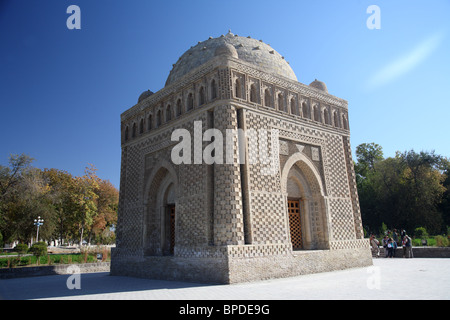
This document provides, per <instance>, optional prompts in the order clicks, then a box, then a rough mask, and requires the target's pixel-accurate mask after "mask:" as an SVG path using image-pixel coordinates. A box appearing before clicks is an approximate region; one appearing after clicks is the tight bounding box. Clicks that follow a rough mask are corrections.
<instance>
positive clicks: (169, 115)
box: [166, 104, 172, 122]
mask: <svg viewBox="0 0 450 320" xmlns="http://www.w3.org/2000/svg"><path fill="white" fill-rule="evenodd" d="M170 120H172V107H171V106H170V104H169V105H168V106H167V107H166V122H167V121H170Z"/></svg>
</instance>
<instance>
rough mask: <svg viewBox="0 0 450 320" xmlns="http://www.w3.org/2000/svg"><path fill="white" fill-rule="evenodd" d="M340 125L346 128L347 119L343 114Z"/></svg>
mask: <svg viewBox="0 0 450 320" xmlns="http://www.w3.org/2000/svg"><path fill="white" fill-rule="evenodd" d="M342 127H343V128H344V129H345V130H348V121H347V118H346V117H345V115H342Z"/></svg>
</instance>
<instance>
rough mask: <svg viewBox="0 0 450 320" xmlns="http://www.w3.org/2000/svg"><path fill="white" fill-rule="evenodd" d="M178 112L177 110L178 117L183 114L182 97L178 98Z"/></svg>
mask: <svg viewBox="0 0 450 320" xmlns="http://www.w3.org/2000/svg"><path fill="white" fill-rule="evenodd" d="M176 112H177V117H179V116H181V112H182V110H181V99H178V100H177V110H176Z"/></svg>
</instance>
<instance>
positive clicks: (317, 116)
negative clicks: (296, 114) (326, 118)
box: [313, 106, 320, 122]
mask: <svg viewBox="0 0 450 320" xmlns="http://www.w3.org/2000/svg"><path fill="white" fill-rule="evenodd" d="M313 110H314V120H315V121H318V122H320V111H319V108H318V107H317V106H314V108H313Z"/></svg>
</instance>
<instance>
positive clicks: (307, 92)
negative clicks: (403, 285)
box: [114, 51, 368, 279]
mask: <svg viewBox="0 0 450 320" xmlns="http://www.w3.org/2000/svg"><path fill="white" fill-rule="evenodd" d="M248 52H249V54H250V53H251V52H253V51H248ZM213 80H214V81H213ZM212 83H214V85H213V84H212ZM237 84H238V85H239V88H236V87H235V86H236V85H237ZM251 85H253V86H256V88H254V89H253V94H252V92H251V91H250V86H251ZM213 88H214V90H216V91H214V92H212V89H213ZM266 88H267V89H269V94H270V95H271V96H269V97H267V99H269V100H268V102H269V106H265V103H266V100H267V99H266V96H265V89H266ZM202 90H204V91H202ZM202 93H205V96H204V97H203V96H202ZM189 94H192V98H193V100H192V106H190V107H189V108H187V104H188V103H190V102H189ZM237 95H238V96H237ZM250 99H253V101H250ZM178 100H180V101H181V104H182V105H181V107H182V108H181V109H180V110H181V114H180V113H178V111H175V106H176V104H177V102H178ZM303 104H304V105H303ZM168 106H172V109H173V110H174V111H173V112H172V111H171V112H169V113H167V112H168V111H167V110H168ZM313 107H317V108H318V110H327V111H328V114H335V113H336V114H337V115H338V117H337V119H338V120H340V119H344V118H345V119H348V113H347V112H348V111H347V102H346V101H345V100H342V99H339V98H337V97H334V96H332V95H329V94H327V93H326V92H324V91H321V90H317V89H315V88H312V87H310V86H306V85H304V84H301V83H298V82H296V81H293V80H292V79H286V78H283V77H281V76H279V75H275V74H268V73H267V72H265V70H262V69H261V68H258V66H257V65H255V64H251V63H248V62H245V61H241V60H240V59H237V58H236V57H226V56H220V57H215V58H213V59H211V60H210V61H208V62H206V63H204V64H203V65H201V66H200V67H199V68H197V69H195V70H192V71H190V72H187V73H185V74H184V75H183V76H182V77H180V78H179V79H177V80H176V81H175V80H174V81H173V82H171V83H170V84H168V85H167V86H166V87H165V88H163V89H162V90H160V91H158V92H156V93H155V94H153V95H150V96H149V97H147V98H145V99H143V100H142V101H139V102H138V104H137V105H135V106H133V107H132V108H130V109H129V110H127V111H125V112H124V113H123V114H122V116H121V119H122V123H121V130H122V163H121V185H120V189H121V190H120V200H119V217H118V226H117V250H116V251H115V254H114V258H115V259H117V261H120V259H122V258H124V257H134V258H135V259H136V261H144V260H146V259H153V260H152V261H159V262H155V263H158V265H157V266H156V265H155V266H152V265H151V264H150V263H149V264H146V265H145V268H149V270H156V269H158V270H162V269H163V265H164V264H165V263H168V265H171V268H172V269H173V270H172V269H171V271H167V272H171V273H173V274H172V275H171V276H170V277H168V278H177V277H178V278H180V277H181V278H183V276H179V274H180V271H179V270H181V269H179V268H178V267H176V266H177V265H178V264H179V265H181V264H182V265H183V268H182V270H185V271H187V270H189V271H190V272H191V271H192V272H195V270H200V269H201V270H202V272H205V270H206V271H208V270H209V269H208V266H207V264H210V263H212V262H214V263H212V264H211V265H216V266H220V268H221V270H220V272H221V274H223V278H222V276H220V277H219V278H220V279H231V278H233V279H240V278H242V277H245V276H243V275H244V274H245V271H243V270H240V269H239V268H237V266H239V265H241V266H246V265H248V266H251V265H258V267H257V268H255V269H254V270H258V272H260V273H261V276H260V278H270V274H290V273H289V272H284V271H282V272H279V271H278V269H279V268H278V266H279V264H280V263H282V262H280V261H284V262H286V265H285V269H286V268H288V269H293V270H294V269H295V270H297V271H296V272H297V273H298V272H302V271H299V270H302V269H301V268H300V267H299V262H298V261H300V260H298V261H297V258H296V255H297V254H298V253H299V252H300V253H301V252H305V251H293V245H292V243H291V235H290V228H289V215H288V207H287V204H288V198H289V192H290V190H288V189H289V188H288V187H287V181H286V176H289V174H293V175H295V174H297V175H298V176H295V177H296V179H297V180H296V181H297V182H292V181H291V183H297V184H296V185H291V187H292V188H291V189H292V190H293V189H295V188H294V187H295V186H297V187H296V188H297V189H295V192H296V197H295V199H296V200H295V201H300V202H299V203H300V218H299V219H298V220H299V221H298V222H299V223H298V224H297V225H298V228H300V229H301V230H298V231H299V232H300V231H301V234H302V243H301V246H302V249H303V250H307V249H314V250H317V252H314V251H310V252H311V255H304V257H305V259H304V260H302V261H303V262H302V263H306V267H307V269H308V263H309V262H308V257H312V258H313V259H311V260H310V261H323V260H321V259H322V258H323V257H325V256H328V258H327V259H331V257H333V259H336V257H338V256H339V255H337V254H334V253H333V251H334V250H344V251H345V250H350V252H359V251H361V252H363V250H364V248H366V247H368V243H367V241H365V239H363V232H362V222H361V214H360V210H359V203H358V196H357V192H356V182H355V176H354V170H353V164H352V158H351V149H350V139H349V136H348V130H347V129H346V128H348V127H345V128H344V127H343V126H342V125H341V124H340V123H339V121H338V123H335V120H334V118H333V119H331V118H330V119H331V120H330V119H325V118H324V115H325V113H323V112H319V113H318V115H317V116H318V118H315V117H314V110H313ZM169 110H170V109H169ZM308 110H309V111H308ZM304 111H306V114H303V112H304ZM158 114H160V115H161V117H160V118H159V119H157V116H158ZM314 119H315V120H317V121H315V120H314ZM195 121H201V123H202V125H201V131H202V132H201V134H203V132H204V131H205V130H206V129H208V128H215V129H218V130H220V131H221V132H222V134H223V137H224V159H223V160H224V161H226V160H229V159H230V158H231V159H232V160H233V162H232V163H226V164H213V165H207V164H205V163H202V164H181V165H174V164H173V163H172V161H171V150H172V147H173V146H174V145H176V144H177V142H174V141H171V134H172V132H173V130H174V129H177V128H183V129H186V130H187V131H188V132H190V133H191V137H194V134H193V133H194V122H195ZM238 122H239V123H238ZM140 123H143V124H144V127H145V130H143V132H137V134H136V133H133V138H130V137H128V138H129V139H125V132H126V128H127V127H128V129H129V130H130V128H133V126H134V127H136V126H138V128H139V125H140ZM242 127H244V128H246V129H254V130H258V129H264V130H267V133H268V135H267V139H261V138H260V137H259V136H255V135H256V132H257V131H253V132H252V134H253V136H248V137H247V142H248V145H249V146H251V147H252V148H253V149H252V150H253V151H255V148H256V151H257V152H256V153H250V154H248V155H247V156H248V157H247V159H248V160H249V163H245V164H239V163H238V157H239V151H238V139H237V137H235V136H234V137H233V138H232V140H231V145H228V147H230V148H229V149H226V148H225V146H226V139H225V137H226V130H227V129H237V128H242ZM271 129H275V130H277V132H278V137H276V138H275V137H272V136H271V135H270V133H271V132H270V130H271ZM128 133H129V134H131V133H130V131H128ZM247 133H248V132H247ZM209 144H210V142H206V141H203V142H202V150H204V147H205V146H207V145H209ZM191 150H192V151H193V150H194V139H192V140H191ZM260 150H263V152H266V154H265V156H266V157H265V158H264V160H266V162H262V160H263V159H262V158H261V157H260V154H259V151H260ZM193 153H194V152H193ZM191 156H192V158H191V159H192V160H194V159H193V158H194V154H192V155H191ZM227 156H228V157H227ZM230 156H231V157H230ZM273 169H275V170H274V171H272V170H273ZM291 169H295V170H294V171H295V172H294V171H292V172H291ZM285 170H286V171H285ZM287 173H288V175H286V174H287ZM292 179H293V178H292ZM299 181H300V182H299ZM299 184H300V187H298V185H299ZM302 184H304V185H302ZM168 186H172V187H173V189H170V190H171V192H173V193H174V194H171V197H173V199H174V201H175V209H174V211H175V225H174V229H175V230H174V231H173V225H172V226H171V225H168V222H170V219H169V207H168V205H169V204H168V203H165V202H164V201H165V200H164V199H165V197H166V196H167V193H168V192H166V190H169V189H168ZM244 195H245V196H244ZM170 205H173V203H170ZM244 207H245V209H246V210H245V211H244V210H243V209H244ZM170 208H173V207H170ZM297 218H298V217H297ZM244 221H245V224H244ZM170 228H172V229H170ZM170 230H171V231H170ZM168 233H171V234H173V233H174V234H175V237H174V243H173V242H171V243H170V244H168V241H172V240H170V234H168ZM244 234H245V237H244ZM168 239H169V240H168ZM173 246H174V248H173V249H174V250H173V252H172V253H170V252H169V251H170V250H169V249H168V248H169V247H170V248H172V247H173ZM171 254H172V255H171ZM160 255H167V257H164V258H168V260H164V261H165V262H161V261H163V260H158V259H154V258H155V257H156V256H160ZM127 259H128V258H127ZM198 259H200V260H198ZM202 259H204V260H202ZM236 259H237V260H239V261H240V262H236V261H237V260H236ZM124 261H125V260H124ZM202 261H203V263H202ZM233 261H234V262H236V265H233V263H234V262H233ZM256 261H258V262H256ZM263 261H264V262H263ZM254 262H255V264H254ZM227 263H228V265H227ZM264 263H267V268H265V267H264ZM320 263H322V262H320ZM326 263H328V264H330V263H331V264H332V263H334V262H333V261H331V260H330V261H328V262H326ZM337 264H338V263H337ZM343 264H345V265H350V264H349V263H348V262H347V261H345V262H344V263H343ZM138 265H139V263H138V262H136V263H135V264H133V268H138ZM143 266H144V265H143ZM199 266H201V267H200V268H199ZM286 266H289V267H286ZM125 267H126V266H125V265H124V268H125ZM291 267H292V268H291ZM309 267H311V266H309ZM143 268H144V267H143ZM145 268H144V269H142V270H138V271H137V270H132V271H130V273H131V274H139V275H141V276H142V275H145V274H147V272H148V271H147V270H145ZM198 268H199V269H198ZM227 268H228V269H227ZM314 268H315V267H312V269H314ZM330 268H331V269H332V267H330ZM241 269H242V268H241ZM309 269H311V268H309ZM325 269H326V268H325ZM249 270H253V269H252V268H249ZM158 272H159V271H158ZM208 272H209V271H208ZM211 272H212V273H214V270H211ZM231 273H233V274H231ZM150 274H151V272H150ZM258 277H259V276H258ZM211 278H214V277H211Z"/></svg>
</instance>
